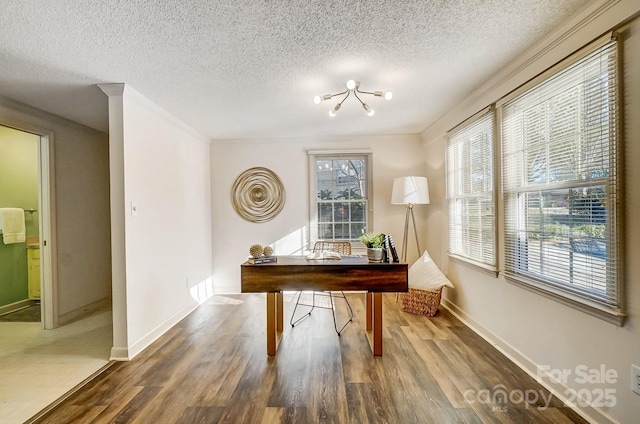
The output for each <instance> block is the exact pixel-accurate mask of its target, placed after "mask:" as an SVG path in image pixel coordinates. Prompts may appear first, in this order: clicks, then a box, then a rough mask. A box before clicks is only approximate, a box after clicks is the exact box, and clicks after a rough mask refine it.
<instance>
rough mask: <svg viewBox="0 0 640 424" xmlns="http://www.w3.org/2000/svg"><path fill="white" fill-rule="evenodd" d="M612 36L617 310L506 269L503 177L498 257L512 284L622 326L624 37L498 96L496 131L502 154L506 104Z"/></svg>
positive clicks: (574, 56)
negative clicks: (615, 87)
mask: <svg viewBox="0 0 640 424" xmlns="http://www.w3.org/2000/svg"><path fill="white" fill-rule="evenodd" d="M613 40H617V45H616V48H617V52H616V53H617V75H616V80H617V98H616V103H617V104H616V107H617V114H618V116H617V119H616V122H615V125H616V126H617V128H616V132H617V137H616V140H615V143H616V146H615V148H616V154H617V160H616V178H617V179H616V186H617V187H616V199H615V200H616V202H615V203H616V205H615V209H614V216H613V217H612V221H613V222H615V225H616V232H617V237H616V242H615V243H616V246H615V249H616V251H617V263H616V267H615V272H616V278H615V280H616V281H615V282H616V284H617V300H618V309H617V310H615V309H613V308H607V307H606V306H603V305H601V304H599V303H597V302H595V301H591V300H589V299H585V298H583V297H579V296H577V295H574V294H572V293H569V292H565V291H563V290H561V289H557V288H554V287H552V286H550V285H548V284H544V283H542V282H539V281H536V279H535V278H529V277H527V276H526V275H522V274H514V273H511V272H509V271H507V270H506V269H504V266H505V261H504V258H505V254H506V252H505V237H506V231H505V219H506V204H505V192H504V183H503V180H502V178H501V185H500V196H499V202H498V203H499V204H498V211H499V213H500V217H499V219H498V222H499V224H498V227H499V235H500V240H499V258H500V259H501V261H500V263H501V264H502V265H501V267H500V271H501V272H502V274H503V275H504V277H505V280H506V281H507V282H509V283H511V284H514V285H516V286H518V287H522V288H524V289H527V290H529V291H532V292H534V293H537V294H540V295H543V296H545V297H547V298H549V299H553V300H555V301H558V302H560V303H562V304H564V305H567V306H570V307H572V308H574V309H577V310H580V311H582V312H584V313H587V314H589V315H592V316H594V317H597V318H600V319H602V320H604V321H606V322H609V323H612V324H615V325H617V326H620V327H622V326H623V325H624V322H625V318H626V314H625V285H624V281H625V278H624V272H623V271H624V258H625V255H624V240H623V237H622V236H623V234H624V219H623V207H622V198H623V196H624V173H623V172H624V150H623V149H624V110H623V105H624V99H623V95H624V91H623V88H624V86H623V83H624V80H623V76H622V74H623V56H622V47H623V46H622V44H623V43H622V39H621V37H617V35H616V34H615V33H607V34H606V35H604V36H602V37H600V38H599V39H597V40H595V41H594V42H592V43H590V44H589V45H587V46H584V47H583V48H581V49H580V50H578V51H577V52H575V53H574V54H572V55H570V56H568V57H566V58H565V59H563V60H561V61H559V62H558V63H556V64H555V65H553V66H551V67H550V68H548V69H547V70H545V71H544V72H542V73H541V74H539V75H537V76H536V77H534V78H532V79H531V80H530V81H528V82H527V83H525V84H523V85H522V86H520V87H518V88H517V89H515V90H513V91H512V92H511V93H509V94H508V95H506V96H504V97H503V98H501V99H499V100H498V101H496V102H495V105H496V109H497V111H496V112H497V113H496V119H497V123H498V125H497V127H496V131H497V142H498V143H499V144H500V148H499V149H497V150H499V151H500V155H502V145H503V134H502V122H503V114H502V111H503V106H504V105H505V104H507V103H509V102H510V101H511V100H513V99H515V98H517V97H518V96H520V95H522V94H524V93H525V92H527V91H529V90H530V89H532V88H533V87H536V86H538V85H539V84H541V83H543V82H544V81H546V80H547V79H549V78H551V77H553V76H554V75H556V74H558V73H560V72H562V71H563V70H565V69H566V68H568V67H569V66H571V65H573V64H574V63H576V62H578V61H580V60H581V59H583V58H584V57H586V56H588V55H590V54H592V53H593V52H595V51H596V50H598V49H600V48H602V47H604V46H605V45H606V44H608V43H610V42H611V41H613ZM498 160H499V162H497V164H498V165H499V167H500V170H499V172H500V174H501V175H502V173H503V170H502V167H503V164H502V158H499V159H498Z"/></svg>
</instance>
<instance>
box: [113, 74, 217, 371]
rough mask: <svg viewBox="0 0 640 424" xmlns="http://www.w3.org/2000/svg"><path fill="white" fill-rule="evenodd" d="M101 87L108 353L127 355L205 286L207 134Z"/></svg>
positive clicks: (121, 89) (187, 307)
mask: <svg viewBox="0 0 640 424" xmlns="http://www.w3.org/2000/svg"><path fill="white" fill-rule="evenodd" d="M101 88H103V90H104V91H105V92H106V93H107V94H108V95H109V114H110V117H109V121H110V144H111V155H112V157H111V171H112V184H111V186H112V208H115V210H113V209H112V232H113V233H114V238H113V249H114V253H113V256H114V260H113V267H114V272H113V274H114V348H113V350H112V356H113V357H114V358H121V359H130V358H132V357H133V356H135V355H136V354H138V353H139V352H140V351H141V350H143V349H144V348H145V347H147V346H148V345H149V344H150V343H151V342H153V341H154V340H155V339H156V338H157V337H159V336H160V335H161V334H163V333H164V332H165V331H167V330H168V329H169V328H171V326H173V325H174V324H175V323H177V322H178V321H179V320H180V319H182V318H183V317H185V316H186V315H188V314H189V313H190V312H191V311H193V309H195V308H196V307H197V305H198V301H199V300H203V299H202V298H197V296H196V295H195V294H196V293H198V292H199V291H201V290H202V289H203V288H206V287H208V286H209V292H211V290H210V281H211V280H210V276H211V234H212V233H211V188H210V167H209V166H210V164H209V141H208V140H206V139H205V138H204V137H202V136H200V135H199V134H197V133H195V132H194V131H193V130H192V129H191V128H189V127H187V126H186V125H185V124H183V123H182V122H180V121H178V120H177V119H176V118H174V117H173V116H172V115H170V114H169V113H167V112H166V111H164V110H163V109H161V108H160V107H158V106H157V105H155V104H154V103H152V102H151V101H149V100H148V99H146V98H145V97H143V96H142V95H141V94H139V93H137V92H136V91H135V90H133V89H132V88H131V87H129V86H124V85H122V84H107V85H104V86H101ZM134 209H135V211H134ZM116 316H117V317H118V318H117V319H118V320H120V321H117V322H116Z"/></svg>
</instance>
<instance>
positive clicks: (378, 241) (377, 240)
mask: <svg viewBox="0 0 640 424" xmlns="http://www.w3.org/2000/svg"><path fill="white" fill-rule="evenodd" d="M360 241H361V242H362V243H364V245H365V246H367V247H369V248H381V247H382V245H383V243H384V234H380V233H365V234H363V235H361V236H360Z"/></svg>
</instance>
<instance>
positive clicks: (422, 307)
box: [401, 287, 442, 317]
mask: <svg viewBox="0 0 640 424" xmlns="http://www.w3.org/2000/svg"><path fill="white" fill-rule="evenodd" d="M401 297H402V299H401V307H402V310H403V311H405V312H409V313H412V314H417V315H424V316H427V317H432V316H434V315H435V314H436V311H437V310H438V306H440V298H441V297H442V287H440V289H438V290H437V291H431V290H420V289H411V288H410V289H409V293H406V294H402V295H401Z"/></svg>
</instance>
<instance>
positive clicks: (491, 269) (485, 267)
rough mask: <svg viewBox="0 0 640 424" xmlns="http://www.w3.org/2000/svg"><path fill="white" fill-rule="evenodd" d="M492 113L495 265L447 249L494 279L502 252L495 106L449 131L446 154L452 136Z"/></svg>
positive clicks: (474, 115) (457, 258)
mask: <svg viewBox="0 0 640 424" xmlns="http://www.w3.org/2000/svg"><path fill="white" fill-rule="evenodd" d="M488 113H491V114H492V121H493V122H492V125H493V139H492V140H491V141H492V159H491V160H492V161H493V162H492V165H493V170H492V173H493V181H492V185H493V187H492V203H493V210H494V213H493V262H494V263H493V264H486V263H483V262H481V261H477V260H475V259H473V258H471V257H466V256H463V255H460V254H457V253H456V252H452V251H451V250H450V246H448V247H449V248H448V249H447V255H448V256H449V258H451V259H454V260H455V261H458V262H462V263H466V264H468V265H470V266H472V267H474V268H477V269H479V270H481V271H483V272H487V273H491V274H493V276H494V277H497V276H498V275H499V264H500V262H501V261H500V250H499V245H500V243H499V229H500V220H499V209H498V194H499V193H500V191H499V189H500V185H499V181H500V167H499V166H496V165H497V164H499V163H500V152H499V150H500V149H498V148H496V145H497V143H498V142H499V138H498V134H499V133H498V123H499V121H498V120H497V112H496V109H495V106H494V105H490V106H487V107H485V108H483V109H482V110H480V111H478V112H476V113H475V114H473V115H472V116H470V117H469V118H467V119H465V120H464V121H462V122H461V123H460V124H458V125H456V126H455V127H453V128H451V129H450V130H449V131H447V135H446V138H447V146H446V152H448V149H449V138H450V136H451V135H453V134H454V133H455V132H457V131H458V130H463V129H464V128H466V127H467V126H469V125H471V124H473V123H475V122H476V121H477V120H478V119H480V118H482V117H483V116H484V115H485V114H488ZM448 163H449V161H448V157H447V158H446V159H445V166H448ZM447 176H448V171H445V184H446V185H447V186H448V184H449V182H448V181H447ZM446 201H447V212H448V209H449V198H447V199H446ZM447 216H448V213H447ZM450 220H451V217H450V216H448V221H449V222H448V224H447V232H449V231H450V227H449V225H450V224H451V222H450ZM448 237H449V235H448V233H447V241H448Z"/></svg>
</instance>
